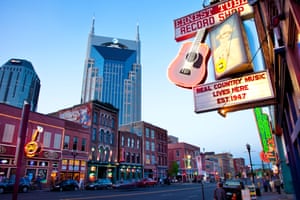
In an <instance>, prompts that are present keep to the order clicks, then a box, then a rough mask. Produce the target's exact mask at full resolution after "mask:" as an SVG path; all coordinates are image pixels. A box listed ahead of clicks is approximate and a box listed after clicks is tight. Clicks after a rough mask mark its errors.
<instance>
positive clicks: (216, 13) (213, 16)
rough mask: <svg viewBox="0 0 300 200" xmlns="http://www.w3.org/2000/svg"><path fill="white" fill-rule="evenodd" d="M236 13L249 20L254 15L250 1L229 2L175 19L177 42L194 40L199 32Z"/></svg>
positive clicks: (235, 0)
mask: <svg viewBox="0 0 300 200" xmlns="http://www.w3.org/2000/svg"><path fill="white" fill-rule="evenodd" d="M234 12H238V13H239V14H240V15H241V16H242V17H245V18H248V17H249V16H251V15H252V13H253V8H252V6H250V5H249V4H248V0H229V1H222V2H220V3H218V4H213V5H211V6H209V7H206V8H204V9H202V10H199V11H197V12H194V13H191V14H189V15H186V16H184V17H181V18H178V19H175V20H174V29H175V40H176V41H177V42H180V41H183V40H186V39H189V38H192V37H194V36H195V35H196V32H197V30H200V29H205V28H206V29H208V28H210V27H213V26H215V25H217V24H219V23H220V22H222V21H223V20H225V19H226V18H227V17H228V16H230V15H231V14H232V13H234Z"/></svg>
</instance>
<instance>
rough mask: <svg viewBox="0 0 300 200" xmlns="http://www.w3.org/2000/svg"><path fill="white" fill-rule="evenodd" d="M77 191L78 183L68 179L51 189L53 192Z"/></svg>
mask: <svg viewBox="0 0 300 200" xmlns="http://www.w3.org/2000/svg"><path fill="white" fill-rule="evenodd" d="M78 189H79V185H78V182H77V181H76V180H73V179H68V180H64V181H61V182H59V183H57V184H55V186H54V187H53V188H52V190H53V191H61V192H62V191H66V190H75V191H77V190H78Z"/></svg>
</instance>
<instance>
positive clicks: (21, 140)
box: [12, 101, 30, 200]
mask: <svg viewBox="0 0 300 200" xmlns="http://www.w3.org/2000/svg"><path fill="white" fill-rule="evenodd" d="M29 112H30V104H29V103H28V102H26V101H25V102H24V105H23V110H22V116H21V122H20V126H19V134H18V141H17V145H16V154H15V155H16V156H15V162H17V163H16V165H17V169H16V178H15V185H14V192H13V195H12V200H17V199H18V190H19V183H20V175H21V169H22V165H23V163H22V162H23V159H24V151H22V150H21V149H22V148H24V145H25V139H26V131H27V124H28V118H29Z"/></svg>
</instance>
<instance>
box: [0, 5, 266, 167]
mask: <svg viewBox="0 0 300 200" xmlns="http://www.w3.org/2000/svg"><path fill="white" fill-rule="evenodd" d="M0 7H1V12H0V27H1V37H0V65H3V64H4V63H5V62H7V61H8V60H9V59H10V58H21V59H27V60H29V61H30V62H32V64H33V66H34V68H35V70H36V72H37V74H38V76H39V78H40V79H41V90H40V98H39V104H38V112H39V113H44V114H46V113H50V112H54V111H57V110H59V109H63V108H66V107H70V106H73V105H76V104H79V103H80V94H81V84H82V75H83V67H84V59H85V55H86V49H87V39H88V33H89V31H90V29H91V24H92V18H93V17H95V20H96V21H95V34H96V35H101V36H110V37H116V38H122V39H130V40H134V39H135V38H136V27H137V24H139V30H140V39H141V42H142V46H141V48H142V50H141V54H142V55H141V56H142V57H141V63H142V66H143V69H142V73H143V86H142V87H143V88H142V89H143V96H142V101H143V104H142V105H143V106H142V120H143V121H146V122H149V123H152V124H154V125H156V126H160V127H162V128H164V129H166V130H168V133H169V134H170V135H174V136H177V137H179V141H181V142H187V143H190V144H193V145H197V146H200V148H201V150H203V149H205V151H215V152H216V153H223V152H230V153H232V154H233V155H234V157H244V158H245V159H246V163H249V159H248V154H247V152H246V146H245V145H246V143H249V144H251V146H252V153H251V154H252V156H253V163H254V164H260V160H259V156H258V155H259V152H260V151H261V145H260V141H259V138H258V132H257V127H256V123H255V121H254V115H253V111H252V109H250V110H246V111H239V112H235V113H229V114H228V115H227V117H226V118H222V117H221V116H220V115H219V114H217V112H215V111H212V112H209V113H204V114H196V113H194V100H193V93H192V90H187V89H182V88H179V87H177V86H175V85H174V84H172V83H171V82H170V81H169V80H168V78H167V73H166V72H167V67H168V65H169V64H170V62H171V61H172V60H173V59H174V57H175V56H176V55H177V53H178V51H179V49H180V46H181V43H177V42H176V41H175V39H174V27H173V20H174V19H177V18H180V17H182V16H185V15H188V14H190V13H193V12H195V11H198V10H200V9H202V1H201V0H163V1H161V0H151V1H148V0H140V1H136V0H127V1H124V0H110V1H104V0H76V1H74V0H43V1H40V0H26V1H22V0H1V1H0Z"/></svg>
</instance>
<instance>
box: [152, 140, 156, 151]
mask: <svg viewBox="0 0 300 200" xmlns="http://www.w3.org/2000/svg"><path fill="white" fill-rule="evenodd" d="M151 151H155V143H154V142H151Z"/></svg>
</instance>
